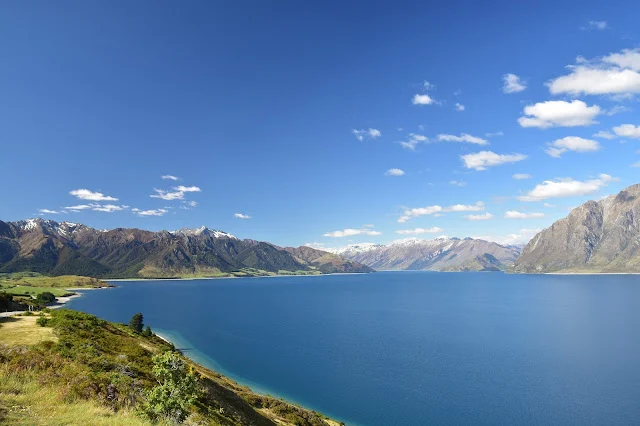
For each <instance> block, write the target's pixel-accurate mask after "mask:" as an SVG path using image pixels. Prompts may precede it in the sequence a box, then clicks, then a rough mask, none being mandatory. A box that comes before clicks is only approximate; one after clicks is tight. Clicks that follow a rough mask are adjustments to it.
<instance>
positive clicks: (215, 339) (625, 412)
mask: <svg viewBox="0 0 640 426" xmlns="http://www.w3.org/2000/svg"><path fill="white" fill-rule="evenodd" d="M116 284H117V285H118V288H116V289H109V290H96V291H87V292H84V295H83V297H81V298H78V299H74V300H73V301H72V302H71V304H70V307H71V308H73V309H78V310H82V311H85V312H89V313H92V314H95V315H98V316H100V317H103V318H105V319H108V320H111V321H118V322H128V320H129V319H130V318H131V316H132V315H133V314H134V313H136V312H142V313H143V314H144V319H145V323H146V324H149V325H151V327H152V328H153V329H154V330H155V331H158V332H160V333H161V334H163V335H167V336H168V337H170V338H171V339H173V340H174V341H175V342H176V343H177V346H178V347H180V348H182V349H184V350H185V353H186V354H187V355H189V356H191V357H192V358H194V359H195V360H197V361H199V362H201V363H203V364H204V365H206V366H208V367H210V368H213V369H216V370H218V371H220V372H221V373H223V374H226V375H227V376H229V377H232V378H234V379H235V380H237V381H239V382H241V383H243V384H247V385H249V386H251V387H253V388H254V389H256V390H258V391H261V392H263V393H270V394H272V395H276V396H281V397H284V398H286V399H289V400H292V401H295V402H297V403H299V404H302V405H304V406H306V407H309V408H312V409H315V410H318V411H321V412H323V413H325V414H327V415H330V416H332V417H335V418H338V419H340V420H343V421H345V422H346V423H347V424H349V425H351V424H355V425H372V426H374V425H384V426H388V425H423V424H454V425H468V424H474V425H484V424H486V425H496V424H504V425H507V424H508V425H515V424H530V425H539V424H555V425H625V424H627V425H631V424H635V425H637V424H640V276H628V275H614V276H559V275H507V274H501V273H430V272H379V273H376V274H368V275H333V276H319V277H277V278H254V279H252V278H238V279H226V280H192V281H137V282H118V283H116Z"/></svg>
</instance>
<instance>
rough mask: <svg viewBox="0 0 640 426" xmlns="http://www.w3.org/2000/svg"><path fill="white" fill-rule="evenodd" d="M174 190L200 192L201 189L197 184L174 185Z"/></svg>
mask: <svg viewBox="0 0 640 426" xmlns="http://www.w3.org/2000/svg"><path fill="white" fill-rule="evenodd" d="M173 189H174V190H176V191H180V192H200V191H201V189H200V188H198V187H197V186H182V185H180V186H174V187H173Z"/></svg>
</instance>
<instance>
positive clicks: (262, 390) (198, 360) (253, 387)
mask: <svg viewBox="0 0 640 426" xmlns="http://www.w3.org/2000/svg"><path fill="white" fill-rule="evenodd" d="M152 332H153V334H154V335H156V336H157V337H159V338H160V339H162V340H164V341H165V342H167V343H169V344H171V345H173V346H174V347H175V349H176V351H178V352H179V353H180V354H181V355H182V356H184V357H185V358H187V359H188V360H190V361H191V362H192V363H194V364H195V365H197V366H200V367H202V368H204V369H206V370H209V371H212V372H214V373H216V374H219V375H220V376H222V377H224V378H225V379H226V380H230V381H231V382H233V383H235V384H237V385H238V386H242V387H245V388H247V389H249V390H250V391H251V392H252V393H254V394H256V395H260V396H270V397H273V398H277V399H281V400H283V401H285V402H287V403H289V404H292V405H295V406H297V407H300V408H302V409H304V410H309V411H317V410H316V409H314V408H311V406H310V405H307V404H305V403H301V402H299V401H297V400H296V399H295V398H293V397H291V396H287V395H282V394H279V393H278V392H274V391H272V390H270V389H268V388H266V387H263V386H261V385H259V384H258V383H254V382H252V381H250V380H246V379H244V378H242V377H239V376H234V374H232V373H231V372H230V371H226V370H225V369H224V368H222V367H221V366H219V365H217V363H216V362H215V360H214V359H212V358H210V357H208V356H207V355H205V354H201V355H202V357H199V356H195V357H194V356H192V355H188V354H185V353H184V352H183V351H182V349H181V348H180V344H189V342H188V341H186V340H185V341H184V342H179V341H175V342H174V341H173V340H171V338H170V337H167V335H166V334H167V333H168V331H167V330H162V331H160V332H157V331H153V329H152ZM163 333H165V334H163ZM194 352H195V354H196V355H197V354H199V353H200V352H199V351H198V350H197V349H196V350H195V351H194ZM322 414H323V415H325V416H326V417H328V418H327V419H325V420H328V421H329V422H330V423H329V422H327V423H328V424H329V425H336V426H338V425H339V424H340V422H343V423H344V424H347V423H346V421H345V420H338V417H337V416H333V415H331V414H327V413H326V412H324V411H322ZM348 424H350V425H352V426H361V425H358V424H356V423H352V422H351V423H348Z"/></svg>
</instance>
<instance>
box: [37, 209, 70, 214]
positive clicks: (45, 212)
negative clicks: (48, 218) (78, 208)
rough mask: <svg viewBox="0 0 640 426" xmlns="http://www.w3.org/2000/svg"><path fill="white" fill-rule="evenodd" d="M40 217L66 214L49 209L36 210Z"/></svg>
mask: <svg viewBox="0 0 640 426" xmlns="http://www.w3.org/2000/svg"><path fill="white" fill-rule="evenodd" d="M38 211H39V212H40V214H41V215H44V214H61V213H66V212H65V211H57V210H49V209H38Z"/></svg>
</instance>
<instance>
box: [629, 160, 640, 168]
mask: <svg viewBox="0 0 640 426" xmlns="http://www.w3.org/2000/svg"><path fill="white" fill-rule="evenodd" d="M631 167H636V168H637V167H640V161H638V162H636V163H633V164H632V165H631Z"/></svg>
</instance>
